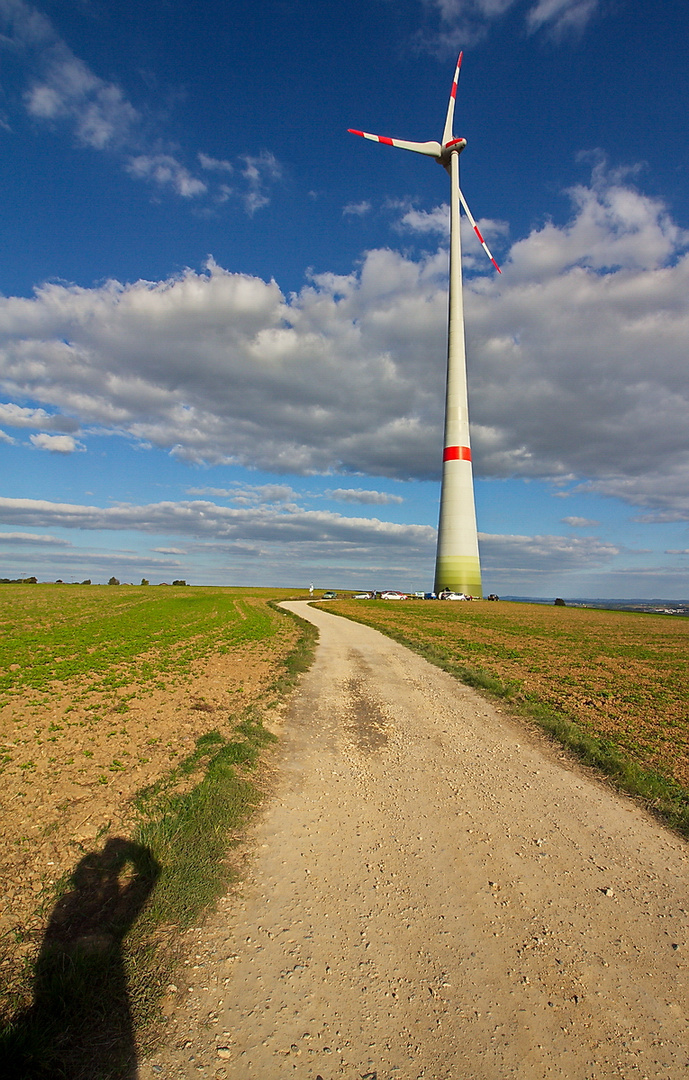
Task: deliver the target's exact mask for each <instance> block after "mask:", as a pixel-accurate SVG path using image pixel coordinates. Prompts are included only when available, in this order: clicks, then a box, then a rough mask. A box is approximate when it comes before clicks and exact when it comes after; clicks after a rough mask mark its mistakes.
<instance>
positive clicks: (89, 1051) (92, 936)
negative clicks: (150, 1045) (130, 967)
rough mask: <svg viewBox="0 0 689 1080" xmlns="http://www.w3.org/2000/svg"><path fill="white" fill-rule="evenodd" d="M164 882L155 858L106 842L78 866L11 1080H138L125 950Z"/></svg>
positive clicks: (41, 969)
mask: <svg viewBox="0 0 689 1080" xmlns="http://www.w3.org/2000/svg"><path fill="white" fill-rule="evenodd" d="M159 874H160V866H159V865H158V863H157V862H156V860H155V859H154V857H153V855H152V854H151V852H150V850H149V849H148V848H146V847H142V846H141V845H139V844H135V843H133V842H131V841H129V840H124V839H121V838H118V837H115V838H113V839H111V840H108V841H107V843H106V845H105V847H104V848H103V850H102V851H101V852H91V853H89V854H88V855H86V856H85V857H84V858H83V859H81V861H80V862H79V863H78V865H77V867H76V869H75V871H74V873H73V875H72V879H71V882H70V884H71V889H70V891H69V892H68V893H65V895H64V896H62V897H61V898H60V900H58V902H57V904H56V905H55V908H54V909H53V912H52V915H51V917H50V922H49V923H48V927H47V929H46V932H45V935H44V938H43V943H42V945H41V951H40V954H39V957H38V961H37V964H36V971H35V978H34V987H33V990H34V996H33V1003H32V1005H31V1006H30V1007H29V1008H28V1009H27V1010H26V1011H24V1012H23V1013H21V1014H20V1015H18V1016H16V1017H15V1018H14V1021H13V1024H12V1027H11V1030H10V1036H9V1045H5V1046H4V1047H3V1051H4V1053H3V1057H4V1058H5V1062H6V1064H5V1068H7V1065H9V1072H8V1071H5V1072H4V1076H6V1077H8V1078H12V1080H20V1078H21V1080H48V1078H50V1080H135V1077H136V1075H137V1055H136V1044H135V1040H134V1030H133V1023H132V1015H131V1008H130V1001H129V994H128V989H127V976H126V971H125V964H124V957H123V951H122V943H123V939H124V937H125V935H126V934H127V932H128V931H129V930H130V928H131V927H132V925H133V924H134V922H135V921H136V919H137V917H138V916H139V914H140V912H141V910H142V908H143V906H144V904H145V903H146V900H147V899H148V897H149V896H150V894H151V892H152V890H153V888H154V887H155V884H156V881H157V879H158V876H159Z"/></svg>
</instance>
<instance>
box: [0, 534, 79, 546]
mask: <svg viewBox="0 0 689 1080" xmlns="http://www.w3.org/2000/svg"><path fill="white" fill-rule="evenodd" d="M0 544H12V545H20V546H29V547H34V546H35V547H48V548H51V547H71V544H70V542H69V540H60V539H59V537H57V536H46V534H45V533H25V532H0Z"/></svg>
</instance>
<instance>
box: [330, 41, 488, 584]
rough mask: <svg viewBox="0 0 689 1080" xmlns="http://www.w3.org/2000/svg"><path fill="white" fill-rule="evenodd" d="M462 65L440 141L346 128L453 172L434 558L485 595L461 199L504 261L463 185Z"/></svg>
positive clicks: (440, 575) (438, 577)
mask: <svg viewBox="0 0 689 1080" xmlns="http://www.w3.org/2000/svg"><path fill="white" fill-rule="evenodd" d="M461 66H462V53H460V54H459V59H458V60H457V67H456V69H455V77H454V79H453V82H452V90H451V91H450V100H449V102H448V105H447V115H446V117H445V128H444V130H443V138H442V142H439V143H438V142H424V143H418V142H405V141H404V140H403V139H388V138H386V137H385V136H383V135H370V134H369V133H368V132H367V131H356V130H355V129H354V128H349V129H348V130H349V131H350V132H351V134H352V135H361V137H362V138H363V139H371V140H372V141H373V142H379V143H385V145H386V146H398V147H399V148H400V149H401V150H413V151H414V153H416V154H424V155H425V156H426V157H431V158H434V159H435V161H437V162H438V163H439V164H440V165H442V166H443V168H444V169H445V170H446V171H447V172H448V173H449V175H450V298H449V317H448V335H447V388H446V392H445V439H444V444H443V445H444V449H443V476H442V483H441V487H440V519H439V523H438V547H437V552H436V560H435V591H436V593H439V592H441V591H442V590H443V589H451V590H452V591H454V592H462V593H465V594H466V595H468V596H476V597H482V596H483V592H482V588H481V564H480V561H479V552H478V535H477V531H476V509H475V506H474V482H473V472H472V466H471V448H470V443H469V403H468V397H467V374H466V346H465V339H464V305H463V303H462V248H461V241H460V235H459V225H460V209H459V207H460V203H461V205H462V206H463V208H464V212H465V214H466V216H467V217H468V219H469V221H470V222H471V224H472V226H473V229H474V232H475V233H476V235H477V237H478V239H479V241H480V242H481V246H482V247H483V250H484V251H485V253H486V255H487V256H488V258H489V259H490V261H491V262H492V264H493V266H494V267H495V269H496V270H497V271H498V273H501V270H500V267H499V266H498V264H497V263H496V261H495V259H494V258H493V256H492V255H491V253H490V251H489V250H488V245H487V244H486V241H485V240H484V239H483V237H482V236H481V232H480V230H479V227H478V225H477V224H476V222H475V221H474V219H473V217H472V215H471V211H470V209H469V207H468V206H467V202H466V199H465V198H464V195H463V194H462V190H461V188H460V186H459V155H460V154H461V152H462V150H463V149H464V147H465V146H466V144H467V141H466V139H463V138H460V139H456V138H455V136H454V134H453V131H452V127H453V121H454V115H455V99H456V97H457V84H458V82H459V72H460V69H461Z"/></svg>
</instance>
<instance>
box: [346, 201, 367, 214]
mask: <svg viewBox="0 0 689 1080" xmlns="http://www.w3.org/2000/svg"><path fill="white" fill-rule="evenodd" d="M370 210H371V204H370V202H368V200H367V199H365V200H364V201H363V202H358V203H347V205H346V206H343V208H342V213H343V214H345V215H349V216H351V217H364V215H365V214H368V213H370Z"/></svg>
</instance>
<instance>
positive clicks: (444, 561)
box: [435, 555, 483, 600]
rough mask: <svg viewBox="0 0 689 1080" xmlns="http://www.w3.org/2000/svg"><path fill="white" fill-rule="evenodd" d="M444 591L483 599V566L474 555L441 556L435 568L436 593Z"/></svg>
mask: <svg viewBox="0 0 689 1080" xmlns="http://www.w3.org/2000/svg"><path fill="white" fill-rule="evenodd" d="M443 589H450V590H451V591H452V592H461V593H466V595H467V596H475V597H477V599H479V600H482V599H483V588H482V586H481V564H480V563H479V561H478V559H477V558H475V557H474V556H472V555H465V556H461V555H455V556H452V555H447V556H440V557H439V558H438V561H437V562H436V566H435V591H436V593H440V592H442V591H443Z"/></svg>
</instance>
